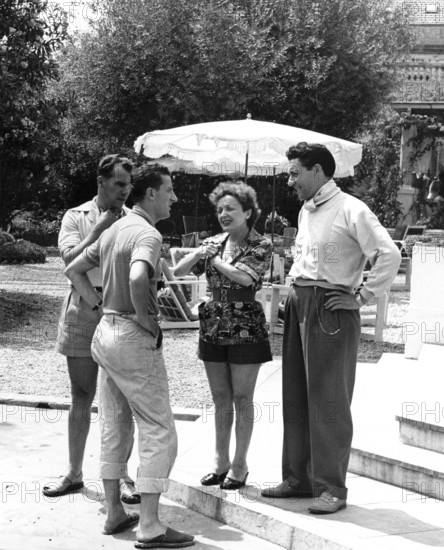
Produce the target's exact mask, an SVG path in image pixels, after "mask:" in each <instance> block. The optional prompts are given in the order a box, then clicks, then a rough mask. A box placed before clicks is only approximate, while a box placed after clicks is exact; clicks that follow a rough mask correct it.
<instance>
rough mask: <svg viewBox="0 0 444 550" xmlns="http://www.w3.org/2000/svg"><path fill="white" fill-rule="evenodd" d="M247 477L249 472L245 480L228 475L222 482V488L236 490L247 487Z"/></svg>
mask: <svg viewBox="0 0 444 550" xmlns="http://www.w3.org/2000/svg"><path fill="white" fill-rule="evenodd" d="M247 477H248V472H247V473H246V475H245V477H244V479H243V481H239V480H237V479H232V478H231V477H226V478H225V480H224V481H223V483H221V485H220V488H221V489H224V491H235V490H236V489H240V488H241V487H245V483H246V482H247Z"/></svg>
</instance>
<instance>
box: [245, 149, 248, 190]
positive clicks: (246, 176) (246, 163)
mask: <svg viewBox="0 0 444 550" xmlns="http://www.w3.org/2000/svg"><path fill="white" fill-rule="evenodd" d="M244 179H245V183H248V151H247V152H246V153H245V178H244Z"/></svg>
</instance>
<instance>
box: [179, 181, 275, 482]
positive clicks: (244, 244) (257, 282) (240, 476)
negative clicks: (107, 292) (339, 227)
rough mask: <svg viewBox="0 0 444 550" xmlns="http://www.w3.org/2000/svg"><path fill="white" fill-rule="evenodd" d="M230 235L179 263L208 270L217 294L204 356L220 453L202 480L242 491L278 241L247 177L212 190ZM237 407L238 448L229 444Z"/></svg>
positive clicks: (205, 325)
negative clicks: (269, 274)
mask: <svg viewBox="0 0 444 550" xmlns="http://www.w3.org/2000/svg"><path fill="white" fill-rule="evenodd" d="M210 200H211V202H212V203H213V204H214V205H215V206H216V213H217V217H218V219H219V223H220V225H221V227H222V229H223V231H224V232H223V233H220V234H219V235H216V236H215V237H209V238H208V239H206V240H205V241H204V242H203V243H202V245H201V246H200V247H198V248H196V251H195V252H192V253H191V254H189V255H188V256H186V257H185V258H183V259H182V260H181V261H180V262H179V263H178V264H177V266H176V268H175V270H174V274H175V275H176V276H183V275H186V274H187V273H189V272H190V271H193V273H195V274H196V275H201V274H202V273H204V272H205V273H206V276H207V280H208V284H209V287H210V290H211V292H212V298H211V300H210V301H209V302H205V303H204V304H202V305H201V306H200V308H199V319H200V335H199V358H200V359H202V360H203V361H204V364H205V370H206V373H207V376H208V381H209V384H210V389H211V393H212V396H213V401H214V404H215V407H216V414H215V422H216V453H215V461H214V467H213V471H212V473H210V474H208V475H206V476H205V477H203V478H202V479H201V483H202V485H220V486H221V488H222V489H239V488H240V487H243V486H244V485H245V482H246V480H247V476H248V467H247V452H248V447H249V445H250V440H251V434H252V432H253V416H254V415H253V414H252V406H253V394H254V388H255V385H256V379H257V375H258V372H259V368H260V366H261V364H262V363H265V362H266V361H271V359H272V355H271V351H270V343H269V340H268V332H267V328H266V324H265V315H264V312H263V309H262V305H261V303H260V302H258V301H256V300H255V294H256V292H257V291H258V290H259V289H260V288H261V286H262V279H263V276H264V274H265V272H266V270H267V269H268V267H269V264H270V258H271V252H272V245H271V242H270V241H269V240H268V239H266V238H265V237H262V236H261V235H259V233H257V231H255V230H254V229H253V225H254V223H255V222H256V220H257V218H258V217H259V214H260V210H259V207H258V204H257V199H256V192H255V191H254V189H253V188H252V187H250V186H249V185H246V184H244V183H242V182H240V183H231V182H228V183H221V184H220V185H218V187H216V189H215V190H214V191H213V193H212V194H211V196H210ZM233 406H234V409H235V411H236V451H235V455H234V458H233V461H232V462H231V460H230V454H229V444H230V438H231V429H232V426H233V418H234V414H233Z"/></svg>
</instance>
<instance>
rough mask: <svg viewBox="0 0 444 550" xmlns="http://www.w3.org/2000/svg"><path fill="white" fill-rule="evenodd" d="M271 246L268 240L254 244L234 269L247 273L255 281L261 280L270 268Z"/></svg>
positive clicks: (235, 264) (236, 263)
mask: <svg viewBox="0 0 444 550" xmlns="http://www.w3.org/2000/svg"><path fill="white" fill-rule="evenodd" d="M271 253H272V244H271V242H270V241H269V240H268V239H264V240H262V241H259V242H258V243H255V244H254V245H252V246H251V247H249V248H248V250H247V251H246V252H245V254H243V255H242V256H241V257H240V258H239V260H238V261H237V262H235V263H234V267H236V268H237V269H240V270H241V271H244V272H245V273H248V275H250V277H251V278H252V279H253V280H254V281H255V282H257V281H259V280H261V279H263V277H264V275H265V273H266V271H267V269H268V268H269V267H270V259H271Z"/></svg>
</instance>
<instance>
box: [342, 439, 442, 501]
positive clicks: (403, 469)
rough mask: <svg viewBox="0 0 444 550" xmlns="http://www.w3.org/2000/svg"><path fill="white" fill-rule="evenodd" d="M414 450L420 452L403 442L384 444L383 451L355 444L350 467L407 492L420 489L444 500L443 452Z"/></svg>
mask: <svg viewBox="0 0 444 550" xmlns="http://www.w3.org/2000/svg"><path fill="white" fill-rule="evenodd" d="M411 450H414V451H417V452H416V453H411V452H408V453H406V451H405V446H404V445H403V444H402V443H401V442H398V443H395V444H392V445H391V446H390V449H389V448H388V447H386V448H383V447H382V448H381V450H380V452H374V450H369V449H358V448H356V447H353V448H352V452H351V455H350V463H349V467H348V470H349V472H353V473H355V474H358V475H362V476H365V477H367V478H370V479H374V480H376V481H382V482H384V483H389V484H390V485H395V486H396V487H400V488H401V489H402V490H403V494H404V495H405V496H408V495H409V494H414V493H419V494H421V495H426V496H428V497H431V498H433V499H435V500H444V463H443V460H442V456H440V455H439V454H438V453H434V452H433V451H426V450H423V449H414V448H412V449H411ZM409 455H410V456H409ZM433 455H436V456H433Z"/></svg>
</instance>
